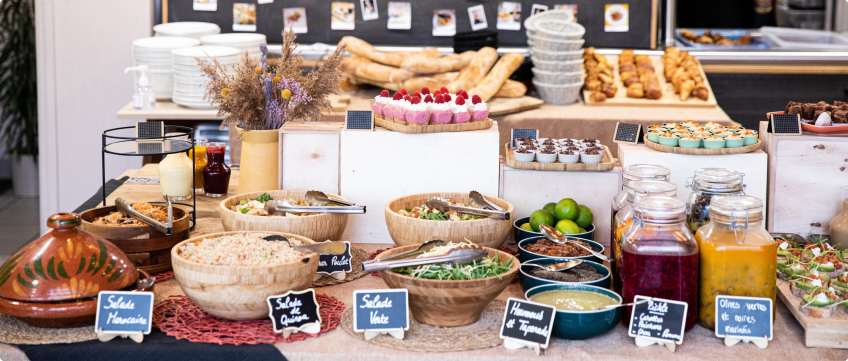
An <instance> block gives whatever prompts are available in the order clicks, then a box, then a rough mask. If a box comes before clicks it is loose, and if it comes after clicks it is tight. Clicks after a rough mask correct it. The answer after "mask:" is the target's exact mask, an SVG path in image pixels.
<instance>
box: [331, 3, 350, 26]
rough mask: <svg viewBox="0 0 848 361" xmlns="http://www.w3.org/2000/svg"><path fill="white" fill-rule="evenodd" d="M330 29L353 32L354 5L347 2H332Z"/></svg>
mask: <svg viewBox="0 0 848 361" xmlns="http://www.w3.org/2000/svg"><path fill="white" fill-rule="evenodd" d="M331 7H332V10H331V11H332V19H330V29H333V30H353V29H354V28H355V26H356V25H355V24H354V20H355V19H356V4H354V3H349V2H333V3H332V5H331Z"/></svg>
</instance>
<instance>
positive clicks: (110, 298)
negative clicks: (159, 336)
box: [94, 291, 153, 335]
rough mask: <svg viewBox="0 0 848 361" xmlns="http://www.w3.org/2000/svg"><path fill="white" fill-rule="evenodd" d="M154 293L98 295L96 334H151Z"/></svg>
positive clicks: (95, 322) (109, 292) (106, 292)
mask: <svg viewBox="0 0 848 361" xmlns="http://www.w3.org/2000/svg"><path fill="white" fill-rule="evenodd" d="M152 318H153V292H128V291H101V292H100V293H98V294H97V315H96V316H95V321H94V332H100V333H105V334H133V333H135V334H137V333H138V332H139V331H140V332H143V333H144V334H145V335H147V334H150V326H151V324H152V322H151V319H152Z"/></svg>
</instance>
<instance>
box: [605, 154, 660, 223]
mask: <svg viewBox="0 0 848 361" xmlns="http://www.w3.org/2000/svg"><path fill="white" fill-rule="evenodd" d="M670 176H671V170H669V169H668V168H666V167H663V166H661V165H653V164H633V165H628V166H627V167H624V172H623V173H622V174H621V191H620V192H618V193H616V195H615V196H613V197H612V217H613V218H614V217H615V214H616V213H617V212H618V211H619V210H620V209H621V208H623V207H624V206H625V205H626V204H627V185H628V184H629V183H630V182H633V181H637V180H660V181H668V179H669V177H670Z"/></svg>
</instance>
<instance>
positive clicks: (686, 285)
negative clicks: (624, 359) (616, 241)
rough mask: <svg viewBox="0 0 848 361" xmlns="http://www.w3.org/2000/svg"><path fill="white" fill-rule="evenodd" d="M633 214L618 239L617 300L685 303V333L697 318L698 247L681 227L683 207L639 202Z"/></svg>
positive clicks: (668, 201)
mask: <svg viewBox="0 0 848 361" xmlns="http://www.w3.org/2000/svg"><path fill="white" fill-rule="evenodd" d="M633 210H634V211H633V224H632V225H630V226H629V227H627V228H626V229H625V230H624V233H623V234H622V237H623V242H622V244H621V265H622V269H621V274H622V279H621V296H622V298H623V299H624V302H625V303H628V302H633V298H634V297H635V296H647V297H658V298H664V299H667V300H674V301H682V302H686V303H688V304H689V308H688V310H687V314H686V326H685V329H686V330H688V329H691V328H692V327H693V326H694V325H695V322H696V320H697V315H698V243H697V242H696V241H695V238H694V237H693V236H692V232H690V231H689V228H688V227H687V226H686V204H685V203H683V201H681V200H679V199H677V198H674V197H663V196H650V197H639V199H637V200H636V202H635V203H634V205H633ZM631 311H632V310H631V308H630V307H627V311H626V313H625V314H630V313H631Z"/></svg>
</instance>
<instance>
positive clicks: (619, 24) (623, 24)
mask: <svg viewBox="0 0 848 361" xmlns="http://www.w3.org/2000/svg"><path fill="white" fill-rule="evenodd" d="M604 31H605V32H608V33H624V32H628V31H630V7H629V6H628V5H627V4H606V5H605V6H604Z"/></svg>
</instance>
